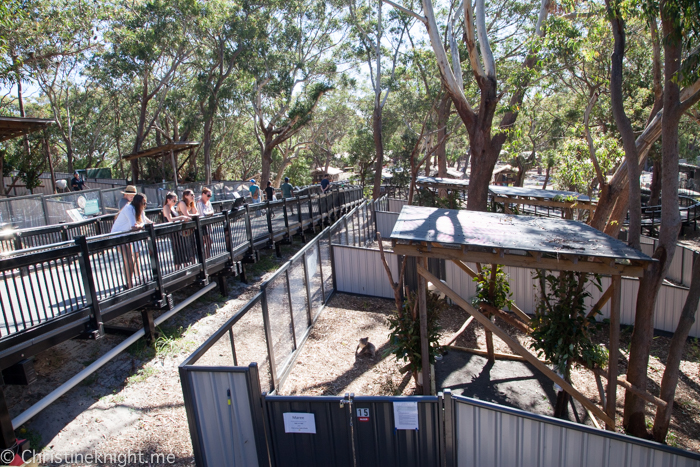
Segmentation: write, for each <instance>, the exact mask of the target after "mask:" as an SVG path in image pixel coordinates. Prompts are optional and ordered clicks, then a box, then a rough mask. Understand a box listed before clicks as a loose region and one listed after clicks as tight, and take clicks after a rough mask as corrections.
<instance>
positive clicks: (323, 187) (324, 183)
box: [321, 174, 331, 193]
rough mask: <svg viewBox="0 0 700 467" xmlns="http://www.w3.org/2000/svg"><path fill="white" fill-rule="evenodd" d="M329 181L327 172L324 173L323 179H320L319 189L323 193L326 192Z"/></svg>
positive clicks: (328, 187) (329, 184)
mask: <svg viewBox="0 0 700 467" xmlns="http://www.w3.org/2000/svg"><path fill="white" fill-rule="evenodd" d="M330 186H331V182H330V180H328V174H325V175H324V176H323V180H321V191H322V192H323V193H325V192H327V191H328V190H329V189H330Z"/></svg>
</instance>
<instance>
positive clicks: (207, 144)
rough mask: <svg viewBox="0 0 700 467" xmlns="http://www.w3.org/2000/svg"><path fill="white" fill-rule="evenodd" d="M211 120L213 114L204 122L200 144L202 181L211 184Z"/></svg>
mask: <svg viewBox="0 0 700 467" xmlns="http://www.w3.org/2000/svg"><path fill="white" fill-rule="evenodd" d="M213 120H214V116H213V114H212V115H210V116H209V117H207V119H206V121H205V122H204V134H203V138H204V141H203V142H204V144H203V145H202V146H203V147H202V150H203V151H204V183H205V184H206V185H211V129H212V126H213V125H212V123H213Z"/></svg>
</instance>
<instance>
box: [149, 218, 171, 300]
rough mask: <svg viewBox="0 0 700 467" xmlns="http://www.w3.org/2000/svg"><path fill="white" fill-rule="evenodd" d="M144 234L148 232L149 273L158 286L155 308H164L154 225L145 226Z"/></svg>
mask: <svg viewBox="0 0 700 467" xmlns="http://www.w3.org/2000/svg"><path fill="white" fill-rule="evenodd" d="M145 229H146V232H148V256H149V257H150V259H151V273H152V274H153V278H154V279H155V280H156V284H157V285H158V292H156V306H157V307H158V308H164V307H165V306H166V304H167V300H166V299H165V295H166V294H165V286H164V284H163V271H162V270H161V268H160V259H159V258H158V242H156V229H155V226H154V224H146V226H145Z"/></svg>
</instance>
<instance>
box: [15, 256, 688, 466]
mask: <svg viewBox="0 0 700 467" xmlns="http://www.w3.org/2000/svg"><path fill="white" fill-rule="evenodd" d="M300 246H301V245H300V244H299V243H297V244H296V245H294V248H290V247H285V248H284V254H285V257H287V258H288V257H290V256H291V254H292V253H293V251H294V249H295V248H298V247H300ZM264 257H265V258H264V261H262V262H261V263H259V265H258V268H259V270H258V271H257V277H254V278H253V279H252V280H251V284H250V285H247V286H246V285H244V284H242V283H241V282H240V281H239V280H238V279H230V285H231V290H230V293H229V296H228V297H221V296H218V295H217V294H216V293H212V294H210V296H208V297H205V298H203V299H200V300H199V301H197V302H196V303H195V304H193V305H192V306H190V307H188V308H187V309H186V310H185V311H183V312H181V313H179V314H178V315H176V316H175V317H174V318H173V319H171V320H170V321H168V322H167V323H166V324H167V325H166V326H165V327H164V328H163V329H162V331H163V333H164V335H165V337H163V338H161V339H160V340H159V342H158V345H157V349H156V350H153V349H150V348H146V347H145V346H144V345H143V343H137V344H135V345H134V346H132V347H131V348H130V349H129V350H128V351H127V352H124V353H123V354H121V355H120V356H119V357H117V358H115V359H114V360H113V361H111V362H110V363H108V364H107V365H106V366H105V367H103V368H102V369H101V370H100V371H99V372H98V373H96V374H95V375H94V377H91V378H88V379H87V380H86V381H84V382H83V383H82V384H81V385H79V386H78V387H76V388H75V389H73V390H71V391H70V392H69V393H68V394H66V395H65V396H63V397H62V398H61V399H59V401H57V402H56V403H54V404H52V405H51V406H50V407H49V408H48V409H46V410H44V411H43V412H41V413H40V414H39V415H38V416H36V417H35V418H34V419H33V420H31V421H30V422H29V423H28V424H27V425H26V426H25V427H22V428H20V430H19V435H20V436H24V437H27V438H29V439H30V440H31V442H32V447H33V448H35V449H37V450H42V449H43V452H42V455H43V456H44V457H43V459H44V462H43V463H42V465H50V464H51V462H50V460H51V459H52V458H51V456H53V460H56V459H57V458H58V456H61V457H63V458H65V456H73V457H72V459H76V456H77V455H79V454H82V455H86V454H90V453H97V454H101V455H103V456H104V455H109V454H112V455H116V454H120V453H121V454H127V453H133V454H134V455H136V454H138V453H141V454H142V455H143V456H145V457H146V458H150V456H151V455H152V454H156V455H159V456H170V457H158V458H154V459H155V461H153V462H151V465H159V464H165V465H193V464H194V459H193V455H192V446H191V441H190V434H189V429H188V426H187V420H186V415H185V409H184V405H183V399H182V390H181V386H180V381H179V376H178V370H177V367H178V365H179V364H180V363H181V362H182V361H183V360H184V359H185V358H186V357H187V356H188V355H189V354H190V353H191V352H192V351H193V350H194V349H195V348H196V347H197V346H198V345H200V344H201V343H202V342H203V341H204V340H205V339H206V338H207V337H208V336H210V335H211V334H212V333H213V332H214V331H215V330H216V329H218V328H219V327H220V326H221V325H222V324H223V323H224V322H225V321H226V320H227V319H228V318H229V317H231V316H232V315H233V314H234V313H235V312H236V311H237V310H239V309H240V308H241V307H242V306H243V305H244V304H245V303H246V302H247V301H248V300H249V299H250V298H251V297H252V296H253V295H254V293H255V291H256V290H257V288H256V285H259V283H260V282H262V281H263V280H265V278H266V277H269V275H270V274H271V272H269V271H271V270H273V269H274V267H276V266H278V265H280V264H282V262H283V260H279V259H276V258H275V257H274V255H273V254H272V252H265V254H264ZM184 296H185V294H182V295H181V296H180V299H181V298H182V297H184ZM393 306H394V304H393V301H392V300H385V299H376V298H369V297H358V296H350V295H345V294H336V295H335V296H334V297H333V299H332V300H331V301H330V303H329V304H328V306H327V307H326V309H325V311H324V313H323V314H321V316H320V317H319V319H318V321H317V324H316V326H315V328H314V329H313V330H312V332H311V333H310V336H309V338H308V340H307V342H306V345H305V347H304V348H303V349H302V352H301V355H300V356H299V359H298V363H297V365H296V367H295V368H294V369H293V371H292V372H291V374H290V376H289V377H288V379H287V381H286V383H285V385H284V386H283V387H282V390H281V391H280V392H281V393H282V394H314V395H316V394H324V395H342V394H344V393H346V392H354V393H355V394H357V395H395V394H412V393H413V391H414V388H415V386H414V384H413V381H412V380H411V379H410V378H409V377H407V376H404V375H401V374H400V373H399V372H398V369H399V368H401V367H402V366H403V362H396V361H395V360H394V359H393V357H391V356H385V355H384V350H385V349H386V347H387V344H388V334H389V329H388V326H387V316H389V314H390V313H392V310H393ZM139 316H140V315H138V314H136V313H133V314H132V315H131V316H129V315H127V316H125V317H124V319H123V320H122V323H121V324H131V325H132V326H134V327H136V326H138V324H139V322H140V317H139ZM466 318H467V316H466V313H465V312H464V311H462V310H460V309H458V308H456V307H451V308H450V309H449V310H448V311H447V312H446V313H444V315H443V317H442V319H441V326H442V328H443V334H444V337H443V339H442V342H445V341H446V340H449V337H450V336H451V335H452V334H453V333H454V332H456V330H457V329H459V327H460V326H461V324H462V323H463V322H464V320H465V319H466ZM253 321H254V320H253ZM253 321H251V323H249V327H251V328H252V327H253V326H254V322H253ZM508 332H509V333H510V334H511V335H512V336H513V337H515V338H517V339H518V340H519V341H520V342H521V343H522V344H523V345H527V344H528V338H527V337H526V336H523V335H520V334H519V333H518V332H517V331H515V330H513V329H508ZM259 334H260V333H251V334H250V335H249V336H248V341H249V346H248V348H247V350H245V349H243V348H241V352H242V353H244V354H247V355H248V356H245V357H241V358H243V359H251V358H253V357H252V355H253V354H254V353H255V352H256V350H255V349H260V348H261V347H262V346H261V342H260V341H259V340H258V339H257V338H256V337H255V336H256V335H259ZM361 337H369V340H370V341H371V342H372V343H374V344H375V346H376V347H377V356H376V357H375V358H374V359H372V358H369V357H359V358H355V349H356V346H357V342H358V340H359V339H360V338H361ZM597 337H598V339H599V340H600V342H601V343H603V344H606V343H607V329H603V330H602V331H601V332H600V333H599V335H598V336H597ZM630 337H631V332H630V330H628V329H626V330H624V331H623V333H622V344H621V348H622V349H623V353H626V350H625V349H627V346H628V344H629V340H630ZM122 339H123V338H121V337H117V336H106V337H105V338H104V339H102V340H100V341H97V342H95V341H79V340H74V341H70V342H66V343H64V344H61V345H59V346H57V347H54V348H52V349H50V350H49V351H46V352H43V353H42V354H40V355H38V356H37V358H36V361H35V368H36V371H37V373H38V376H39V382H38V383H37V384H35V385H32V386H30V387H20V386H14V387H8V390H7V399H8V404H9V405H10V407H11V412H12V413H11V415H12V416H16V415H17V414H18V413H20V412H21V411H22V410H24V409H26V408H27V407H29V406H30V405H31V404H32V403H34V402H35V401H37V400H39V399H40V398H41V397H42V396H44V395H45V394H47V393H48V392H50V391H51V390H53V389H54V388H56V387H57V386H58V385H59V384H60V383H62V382H64V381H66V380H67V379H68V378H70V377H71V376H72V375H74V374H75V373H76V372H77V371H79V370H81V369H82V368H84V367H85V366H86V365H88V364H90V363H91V362H92V361H94V360H95V359H96V358H98V357H99V356H100V355H102V354H103V353H105V352H106V351H107V350H109V349H110V348H111V347H113V346H114V345H115V344H116V343H117V342H120V341H121V340H122ZM669 341H670V339H669V338H668V337H663V336H661V337H657V338H655V339H654V344H653V349H652V359H651V362H650V372H649V374H650V380H649V387H648V389H649V391H650V392H652V393H653V394H658V385H659V383H660V379H661V376H662V373H663V363H662V362H663V361H664V360H665V356H666V355H665V351H666V350H665V349H667V347H668V343H669ZM495 342H496V350H497V351H500V352H509V349H508V348H507V346H506V345H505V344H504V343H503V342H501V341H499V340H498V339H497V338H496V339H495ZM455 344H456V345H458V346H462V347H478V348H481V349H485V340H484V333H483V329H482V328H481V327H480V326H479V325H478V324H472V325H470V327H469V328H468V329H467V331H466V332H465V333H464V334H463V335H462V336H461V337H460V338H459V339H458V340H457V341H456V343H455ZM226 348H227V347H226V346H216V347H215V348H214V349H212V351H210V352H209V353H208V354H207V356H206V357H205V358H206V359H208V360H209V361H208V362H209V363H221V364H231V355H230V350H229V351H227V350H226ZM699 359H700V349H699V346H698V344H697V342H696V341H689V342H688V344H687V345H686V352H685V355H684V360H683V363H682V366H681V370H682V377H681V382H680V384H679V388H678V392H677V396H676V404H675V408H674V418H673V421H672V426H671V430H672V434H671V436H670V437H669V444H672V445H675V446H678V447H682V448H686V449H692V450H695V451H700V441H698V440H699V438H700V403H698V401H699V400H700V385H699V384H698V383H697V381H698V377H699V376H700V375H699V370H700V365H699V364H698V361H699ZM245 363H246V362H245V361H244V362H241V361H240V359H239V364H245ZM618 370H619V373H620V374H624V372H625V370H626V361H625V360H624V359H621V360H620V363H619V369H618ZM436 374H437V376H438V383H439V385H442V386H443V387H450V388H452V389H453V390H454V391H455V392H457V391H461V392H462V393H463V394H465V395H468V396H470V397H477V398H482V399H485V400H493V401H495V402H499V403H504V404H507V405H512V406H515V407H520V408H523V409H525V410H533V411H537V412H539V413H543V414H547V415H551V410H552V404H553V400H552V394H553V390H552V386H551V383H549V382H547V381H546V379H542V376H541V375H539V374H538V372H537V371H536V370H534V369H532V368H529V367H527V366H526V365H524V364H522V363H519V362H506V363H505V364H502V363H501V362H497V363H496V364H495V365H493V366H492V367H488V368H487V365H486V363H485V359H482V358H480V357H474V356H471V355H470V354H464V353H462V352H456V351H449V352H448V354H447V355H445V356H444V357H443V360H441V361H439V362H438V363H437V364H436ZM487 376H488V378H487ZM573 380H574V381H573V382H574V386H575V387H576V388H577V389H579V390H580V391H581V392H583V393H584V394H586V395H587V396H589V397H590V398H591V399H593V400H594V401H597V399H598V392H597V389H596V385H595V381H594V379H593V378H592V376H591V374H590V373H589V372H587V371H586V370H576V371H575V372H574V376H573ZM480 385H481V386H480ZM623 398H624V391H622V390H619V391H618V398H617V404H618V414H619V415H620V416H621V413H622V403H623ZM648 410H649V412H648V415H649V417H650V420H651V417H653V411H652V407H651V406H649V407H648ZM579 415H580V416H581V417H583V418H584V419H585V414H584V413H583V412H582V411H580V413H579ZM574 418H575V416H574ZM619 419H620V417H618V420H619ZM584 421H585V420H584ZM618 429H619V430H621V427H620V426H618ZM54 463H55V464H58V463H59V462H54ZM73 463H78V464H81V463H80V462H75V461H74V462H73ZM127 464H129V465H138V462H127Z"/></svg>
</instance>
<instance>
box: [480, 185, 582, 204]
mask: <svg viewBox="0 0 700 467" xmlns="http://www.w3.org/2000/svg"><path fill="white" fill-rule="evenodd" d="M489 191H490V192H491V193H493V194H494V195H497V196H511V197H519V198H541V199H549V200H551V199H554V197H556V196H561V197H562V198H567V197H569V196H572V197H574V198H576V199H577V200H578V201H591V198H590V197H588V196H586V195H583V194H581V193H576V192H575V191H558V190H542V189H540V188H527V187H519V186H497V185H490V186H489Z"/></svg>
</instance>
